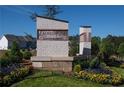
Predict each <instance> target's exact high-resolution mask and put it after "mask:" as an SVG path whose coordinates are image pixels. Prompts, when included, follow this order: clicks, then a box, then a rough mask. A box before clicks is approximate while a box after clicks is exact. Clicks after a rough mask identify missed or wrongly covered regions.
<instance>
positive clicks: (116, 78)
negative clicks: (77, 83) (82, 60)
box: [77, 70, 123, 85]
mask: <svg viewBox="0 0 124 93" xmlns="http://www.w3.org/2000/svg"><path fill="white" fill-rule="evenodd" d="M77 77H78V78H82V79H85V80H91V81H94V82H96V83H101V84H112V85H119V84H121V83H122V81H123V79H122V76H121V75H119V74H118V73H116V72H113V74H112V75H110V74H103V73H93V72H88V71H85V70H83V71H80V72H79V73H78V75H77Z"/></svg>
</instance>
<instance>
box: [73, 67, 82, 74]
mask: <svg viewBox="0 0 124 93" xmlns="http://www.w3.org/2000/svg"><path fill="white" fill-rule="evenodd" d="M80 71H81V66H80V65H75V66H74V72H75V73H79V72H80Z"/></svg>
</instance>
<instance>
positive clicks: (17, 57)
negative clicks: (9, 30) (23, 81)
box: [9, 41, 23, 62]
mask: <svg viewBox="0 0 124 93" xmlns="http://www.w3.org/2000/svg"><path fill="white" fill-rule="evenodd" d="M9 58H10V59H11V61H14V62H21V61H22V58H23V55H22V53H21V52H20V48H19V45H18V44H17V43H16V41H14V42H13V44H12V47H11V51H10V54H9Z"/></svg>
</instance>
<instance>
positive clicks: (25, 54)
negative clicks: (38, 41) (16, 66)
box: [23, 51, 32, 59]
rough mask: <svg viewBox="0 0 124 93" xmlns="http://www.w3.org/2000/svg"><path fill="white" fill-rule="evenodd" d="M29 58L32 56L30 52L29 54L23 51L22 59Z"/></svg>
mask: <svg viewBox="0 0 124 93" xmlns="http://www.w3.org/2000/svg"><path fill="white" fill-rule="evenodd" d="M31 56H32V54H31V52H29V51H25V52H24V53H23V58H24V59H30V58H31Z"/></svg>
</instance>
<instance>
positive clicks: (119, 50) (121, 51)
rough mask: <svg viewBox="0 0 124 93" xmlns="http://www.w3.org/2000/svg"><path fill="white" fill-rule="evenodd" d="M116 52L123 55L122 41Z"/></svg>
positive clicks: (123, 44)
mask: <svg viewBox="0 0 124 93" xmlns="http://www.w3.org/2000/svg"><path fill="white" fill-rule="evenodd" d="M118 53H119V55H120V56H121V57H124V43H121V44H120V45H119V48H118Z"/></svg>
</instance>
